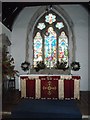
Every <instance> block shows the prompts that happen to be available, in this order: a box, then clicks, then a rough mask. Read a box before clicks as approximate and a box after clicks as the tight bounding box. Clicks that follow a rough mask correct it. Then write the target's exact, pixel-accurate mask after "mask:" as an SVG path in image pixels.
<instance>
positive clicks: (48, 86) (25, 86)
mask: <svg viewBox="0 0 90 120" xmlns="http://www.w3.org/2000/svg"><path fill="white" fill-rule="evenodd" d="M80 79H81V77H80V76H73V75H20V77H19V80H20V89H19V90H20V91H21V97H24V98H26V97H28V98H31V99H78V100H79V98H80Z"/></svg>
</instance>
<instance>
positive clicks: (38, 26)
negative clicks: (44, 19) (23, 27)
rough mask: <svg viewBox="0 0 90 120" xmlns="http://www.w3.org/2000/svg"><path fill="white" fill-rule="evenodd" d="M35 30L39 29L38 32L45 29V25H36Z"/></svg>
mask: <svg viewBox="0 0 90 120" xmlns="http://www.w3.org/2000/svg"><path fill="white" fill-rule="evenodd" d="M37 28H39V29H40V30H42V29H44V28H45V24H44V23H38V25H37Z"/></svg>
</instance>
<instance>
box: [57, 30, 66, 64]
mask: <svg viewBox="0 0 90 120" xmlns="http://www.w3.org/2000/svg"><path fill="white" fill-rule="evenodd" d="M58 42H59V44H58V50H59V52H58V53H59V54H58V60H59V62H67V63H68V37H67V36H66V34H65V32H64V31H62V32H61V34H60V36H59V41H58Z"/></svg>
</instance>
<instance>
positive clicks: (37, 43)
mask: <svg viewBox="0 0 90 120" xmlns="http://www.w3.org/2000/svg"><path fill="white" fill-rule="evenodd" d="M39 61H42V37H41V34H40V32H37V33H36V36H35V37H34V67H36V64H37V62H39Z"/></svg>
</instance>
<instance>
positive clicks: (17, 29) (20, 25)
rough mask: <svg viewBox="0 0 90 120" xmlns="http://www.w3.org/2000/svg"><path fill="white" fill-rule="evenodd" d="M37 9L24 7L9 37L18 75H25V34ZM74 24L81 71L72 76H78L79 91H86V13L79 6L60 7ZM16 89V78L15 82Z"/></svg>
mask: <svg viewBox="0 0 90 120" xmlns="http://www.w3.org/2000/svg"><path fill="white" fill-rule="evenodd" d="M38 8H39V6H38V7H36V6H35V7H26V8H24V9H23V10H22V12H21V13H20V14H19V15H18V17H17V19H16V20H15V22H14V25H13V30H12V35H11V42H12V46H11V52H12V55H13V57H14V59H15V64H16V69H17V70H19V72H20V74H26V73H25V72H23V71H22V70H21V67H20V66H21V63H22V62H24V60H25V43H26V32H27V27H28V24H29V21H30V19H31V17H32V16H33V15H34V13H35V12H36V11H37V10H38ZM62 8H63V9H64V10H65V11H66V12H67V13H68V15H69V16H70V17H71V19H72V21H73V23H74V33H75V40H76V60H77V61H79V62H80V64H81V69H80V71H78V72H72V73H73V74H76V75H80V76H81V81H80V90H82V91H87V90H88V12H87V11H86V10H85V9H84V8H83V7H82V6H80V5H62ZM29 38H30V43H29V44H30V48H29V52H30V62H32V36H31V34H30V36H29ZM16 81H17V82H16V86H17V87H16V88H17V89H18V78H17V80H16Z"/></svg>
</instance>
